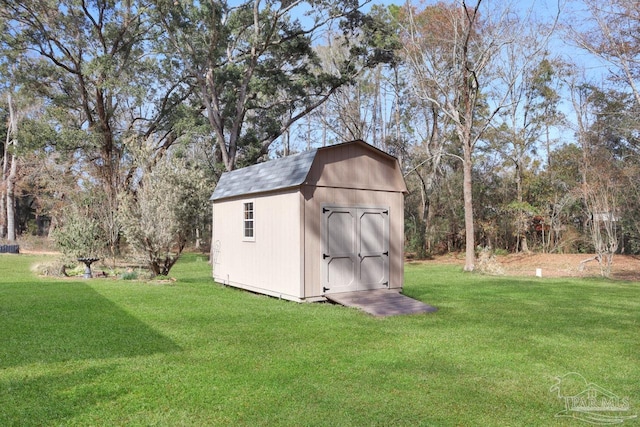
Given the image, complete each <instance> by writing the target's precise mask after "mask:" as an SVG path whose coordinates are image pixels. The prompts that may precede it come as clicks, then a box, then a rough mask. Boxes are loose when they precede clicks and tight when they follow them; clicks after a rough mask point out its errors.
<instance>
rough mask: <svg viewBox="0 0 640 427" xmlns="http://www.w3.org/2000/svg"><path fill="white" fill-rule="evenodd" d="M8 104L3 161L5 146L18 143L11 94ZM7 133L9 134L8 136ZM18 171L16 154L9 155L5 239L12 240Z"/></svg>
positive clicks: (14, 238)
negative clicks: (7, 125)
mask: <svg viewBox="0 0 640 427" xmlns="http://www.w3.org/2000/svg"><path fill="white" fill-rule="evenodd" d="M8 101H9V102H8V104H9V127H8V129H7V143H6V144H5V161H6V159H7V158H8V155H9V152H8V151H7V147H8V146H9V145H13V147H14V149H15V147H16V145H17V143H18V141H17V139H16V136H17V133H18V121H17V120H18V118H17V117H16V112H15V111H14V109H13V100H12V99H11V94H9V96H8ZM9 135H11V136H10V137H9ZM17 173H18V159H16V155H15V154H12V155H11V169H10V171H9V175H8V176H7V178H6V182H5V184H6V208H7V240H9V241H10V242H14V241H15V240H16V202H15V184H16V176H17Z"/></svg>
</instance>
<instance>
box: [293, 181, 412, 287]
mask: <svg viewBox="0 0 640 427" xmlns="http://www.w3.org/2000/svg"><path fill="white" fill-rule="evenodd" d="M302 193H303V194H304V196H305V200H306V202H305V213H304V218H305V226H304V232H305V246H304V252H305V254H304V257H305V259H304V273H305V297H306V298H316V297H320V296H322V285H321V267H322V240H321V239H322V237H321V221H322V206H323V205H335V206H349V207H369V208H373V207H383V208H389V287H390V288H391V289H398V288H402V287H403V285H404V194H403V193H400V192H386V191H369V190H355V189H348V188H330V187H312V186H304V187H303V189H302Z"/></svg>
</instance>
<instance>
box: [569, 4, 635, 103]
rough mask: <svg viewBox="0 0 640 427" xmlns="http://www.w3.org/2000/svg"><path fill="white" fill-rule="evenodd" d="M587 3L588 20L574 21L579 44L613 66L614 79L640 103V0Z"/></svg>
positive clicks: (572, 32) (571, 23)
mask: <svg viewBox="0 0 640 427" xmlns="http://www.w3.org/2000/svg"><path fill="white" fill-rule="evenodd" d="M583 3H584V5H585V6H586V9H587V13H588V15H587V18H586V20H585V21H586V22H580V23H579V25H578V24H576V23H574V22H570V23H569V25H568V26H569V28H570V30H571V35H572V36H573V38H574V40H575V41H576V42H577V43H578V44H579V46H581V47H582V48H584V49H586V50H587V51H589V52H590V53H592V54H594V55H596V56H597V57H599V58H601V59H602V60H604V61H605V62H606V63H607V64H609V65H610V66H612V68H610V71H611V73H612V75H611V78H612V80H613V81H614V82H618V83H624V85H625V86H626V87H627V88H628V89H629V91H630V93H632V94H633V96H634V98H635V101H636V104H638V105H640V80H639V79H640V71H639V70H640V37H638V34H640V3H638V2H637V1H626V0H604V1H603V0H584V1H583ZM585 24H586V25H585ZM584 28H586V29H584Z"/></svg>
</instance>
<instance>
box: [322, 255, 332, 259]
mask: <svg viewBox="0 0 640 427" xmlns="http://www.w3.org/2000/svg"><path fill="white" fill-rule="evenodd" d="M330 256H331V255H327V254H322V259H327V258H329V257H330Z"/></svg>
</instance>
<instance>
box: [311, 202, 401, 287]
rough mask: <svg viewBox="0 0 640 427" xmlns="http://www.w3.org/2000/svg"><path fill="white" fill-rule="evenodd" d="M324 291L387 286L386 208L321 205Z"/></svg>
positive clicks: (387, 223)
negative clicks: (322, 206)
mask: <svg viewBox="0 0 640 427" xmlns="http://www.w3.org/2000/svg"><path fill="white" fill-rule="evenodd" d="M321 232H322V286H323V291H324V293H339V292H353V291H361V290H367V289H382V288H388V287H389V209H388V208H362V207H342V206H325V207H324V208H323V209H322V230H321Z"/></svg>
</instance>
